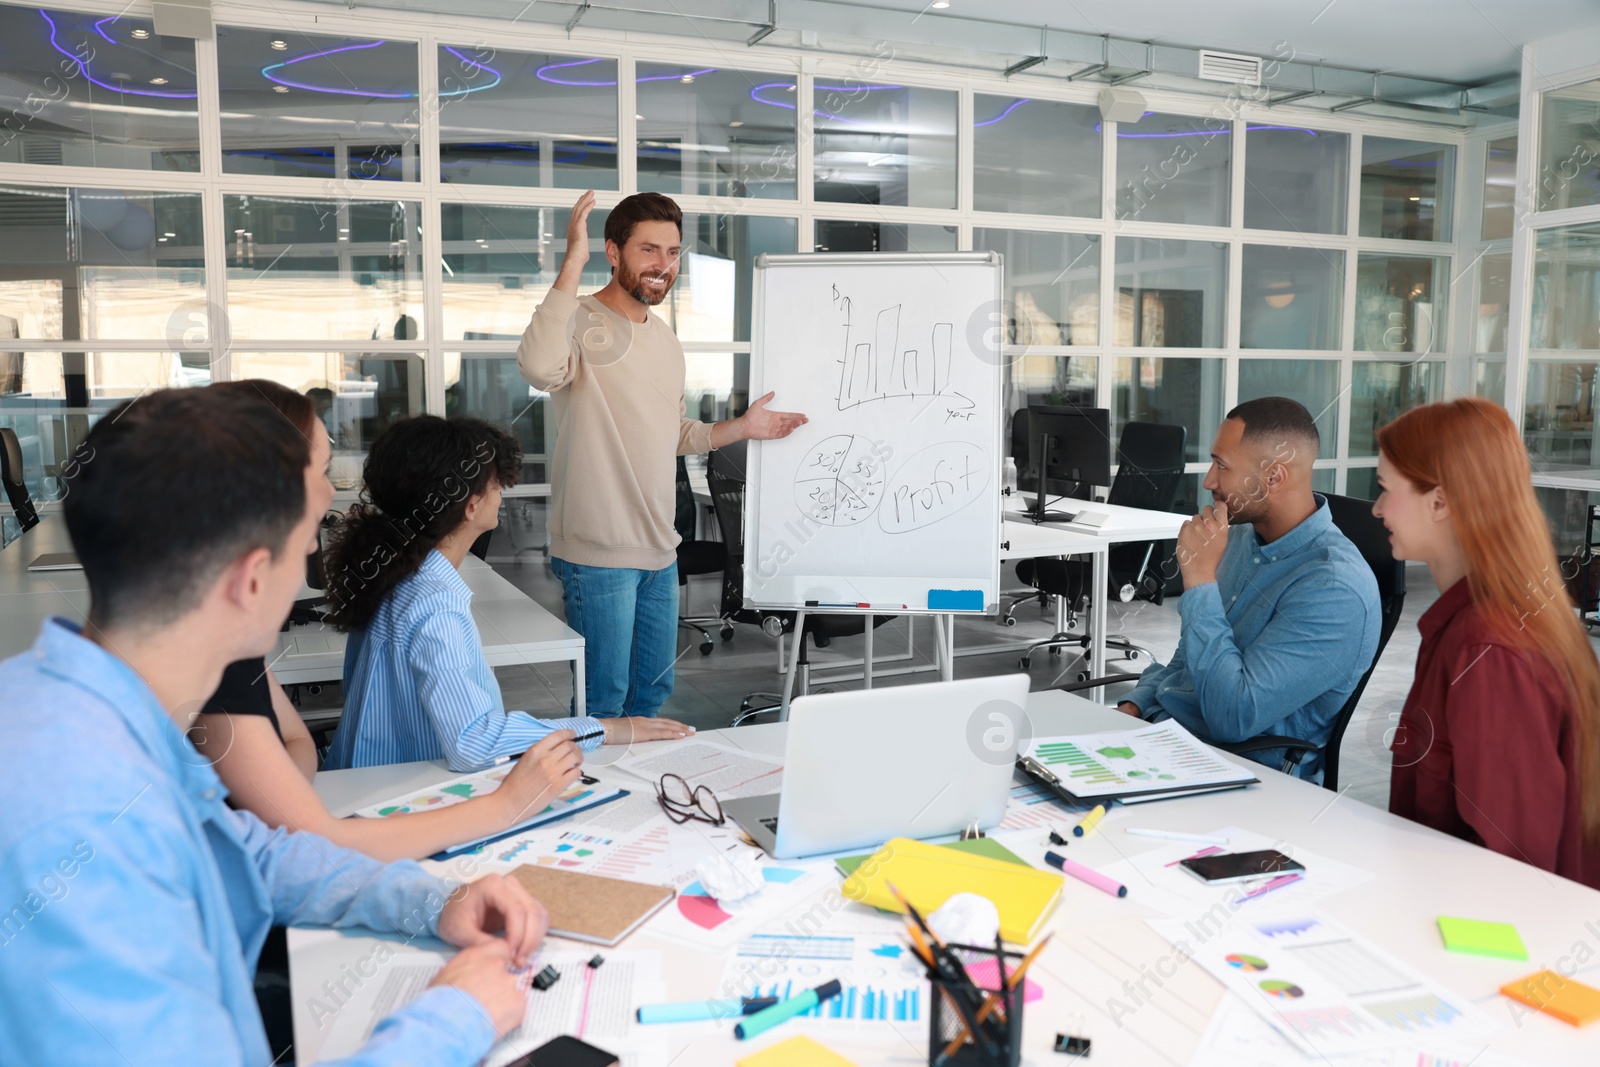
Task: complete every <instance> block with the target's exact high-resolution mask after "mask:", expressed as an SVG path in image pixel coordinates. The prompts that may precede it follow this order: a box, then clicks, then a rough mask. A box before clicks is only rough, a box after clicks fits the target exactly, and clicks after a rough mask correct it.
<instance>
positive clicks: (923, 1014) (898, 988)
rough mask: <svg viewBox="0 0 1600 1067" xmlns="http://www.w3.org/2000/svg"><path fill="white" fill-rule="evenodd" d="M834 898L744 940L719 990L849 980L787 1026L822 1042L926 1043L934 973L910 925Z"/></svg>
mask: <svg viewBox="0 0 1600 1067" xmlns="http://www.w3.org/2000/svg"><path fill="white" fill-rule="evenodd" d="M829 899H830V898H829V897H827V896H822V897H817V898H814V899H813V900H812V901H810V902H809V904H808V906H807V907H803V908H802V907H796V908H794V909H792V911H791V912H790V913H789V915H788V916H787V917H786V918H785V919H783V920H781V921H774V922H772V923H770V924H768V925H767V926H765V927H763V928H761V929H759V930H756V931H754V932H752V933H751V934H750V935H749V936H747V937H745V938H744V939H743V940H741V941H740V942H739V946H738V950H737V954H736V955H735V956H734V958H733V959H731V960H730V961H729V962H728V965H727V967H726V968H725V969H724V971H723V975H722V984H721V985H720V986H719V987H718V994H717V995H718V996H747V997H750V996H754V997H780V998H785V999H787V998H789V997H792V996H797V995H799V994H800V993H803V992H804V991H805V990H807V989H812V988H815V987H816V986H819V985H821V984H822V983H823V982H826V981H828V980H830V979H833V978H837V979H838V980H839V982H840V983H841V985H842V986H843V987H844V991H843V992H842V993H841V994H840V995H839V996H837V997H833V998H832V999H830V1000H828V1001H826V1002H824V1003H822V1004H819V1005H817V1006H816V1007H814V1008H812V1009H811V1010H810V1011H807V1012H804V1013H802V1014H801V1015H798V1016H796V1017H795V1018H794V1019H793V1020H791V1021H790V1022H788V1023H785V1024H784V1025H785V1026H789V1027H792V1028H794V1029H796V1030H799V1031H800V1032H802V1033H809V1034H810V1035H811V1036H813V1037H815V1038H817V1039H818V1040H820V1041H822V1042H824V1043H826V1041H827V1040H828V1036H829V1035H830V1034H831V1035H834V1036H844V1035H850V1036H852V1037H858V1038H864V1037H879V1038H886V1039H893V1038H894V1037H895V1035H896V1034H898V1035H899V1037H900V1039H902V1040H904V1041H905V1042H906V1044H907V1045H909V1046H910V1047H912V1048H917V1047H919V1046H920V1047H921V1048H923V1049H926V1048H927V1045H928V1018H927V1012H928V991H929V985H928V979H927V976H926V971H925V968H924V967H923V965H922V963H921V962H920V961H919V960H918V959H917V958H916V956H915V955H914V954H913V953H912V951H911V949H910V948H908V947H906V938H905V932H904V924H903V923H902V922H901V921H900V920H899V919H898V918H897V917H880V916H877V915H873V914H869V913H859V914H856V913H850V914H844V913H835V912H833V911H831V909H830V908H829V905H828V901H829ZM832 899H837V897H836V896H835V897H834V898H832ZM924 1062H926V1061H925V1060H924Z"/></svg>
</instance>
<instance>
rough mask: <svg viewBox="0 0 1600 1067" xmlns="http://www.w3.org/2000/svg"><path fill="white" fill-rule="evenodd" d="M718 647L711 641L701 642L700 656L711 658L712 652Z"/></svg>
mask: <svg viewBox="0 0 1600 1067" xmlns="http://www.w3.org/2000/svg"><path fill="white" fill-rule="evenodd" d="M716 647H717V646H716V645H713V644H712V643H711V642H710V641H702V642H700V654H701V655H702V656H709V655H711V650H712V649H713V648H716Z"/></svg>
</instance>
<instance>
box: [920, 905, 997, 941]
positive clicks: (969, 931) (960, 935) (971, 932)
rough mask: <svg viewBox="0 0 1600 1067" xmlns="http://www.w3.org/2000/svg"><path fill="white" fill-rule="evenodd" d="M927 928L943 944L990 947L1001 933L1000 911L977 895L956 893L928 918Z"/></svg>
mask: <svg viewBox="0 0 1600 1067" xmlns="http://www.w3.org/2000/svg"><path fill="white" fill-rule="evenodd" d="M928 928H929V929H931V930H932V931H933V932H934V933H936V934H938V935H939V939H940V940H941V941H943V942H945V943H946V944H949V943H950V942H952V941H954V942H956V943H957V944H962V945H992V944H994V938H995V935H996V934H998V933H999V932H1000V909H998V908H996V907H995V906H994V901H992V900H990V899H989V898H988V897H981V896H979V895H978V894H976V893H957V894H956V895H955V896H953V897H951V898H950V899H948V900H946V901H945V902H944V903H943V904H941V905H939V908H938V910H937V911H935V912H934V913H933V914H932V915H929V916H928Z"/></svg>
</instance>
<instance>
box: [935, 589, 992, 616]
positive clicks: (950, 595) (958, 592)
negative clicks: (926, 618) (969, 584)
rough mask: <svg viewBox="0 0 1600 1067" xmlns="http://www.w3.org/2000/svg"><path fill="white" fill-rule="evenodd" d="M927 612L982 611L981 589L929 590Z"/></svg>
mask: <svg viewBox="0 0 1600 1067" xmlns="http://www.w3.org/2000/svg"><path fill="white" fill-rule="evenodd" d="M928 610H929V611H982V610H983V590H982V589H930V590H928Z"/></svg>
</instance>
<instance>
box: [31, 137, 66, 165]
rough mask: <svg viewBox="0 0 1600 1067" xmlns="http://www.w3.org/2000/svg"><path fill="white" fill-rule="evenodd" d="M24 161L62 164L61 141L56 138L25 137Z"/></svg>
mask: <svg viewBox="0 0 1600 1067" xmlns="http://www.w3.org/2000/svg"><path fill="white" fill-rule="evenodd" d="M22 161H23V162H24V163H41V164H46V165H48V166H52V167H59V166H61V142H60V141H57V140H55V139H54V138H44V137H25V138H23V140H22Z"/></svg>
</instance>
